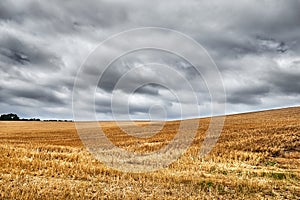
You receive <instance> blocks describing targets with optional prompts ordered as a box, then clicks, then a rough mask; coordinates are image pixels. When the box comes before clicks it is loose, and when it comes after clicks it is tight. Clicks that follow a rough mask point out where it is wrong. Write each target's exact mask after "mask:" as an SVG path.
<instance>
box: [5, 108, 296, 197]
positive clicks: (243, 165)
mask: <svg viewBox="0 0 300 200" xmlns="http://www.w3.org/2000/svg"><path fill="white" fill-rule="evenodd" d="M197 120H198V119H197ZM209 121H210V119H209V118H205V119H200V127H199V129H198V133H197V137H196V138H195V140H194V143H193V144H192V145H191V147H190V148H189V149H188V150H187V152H186V153H185V154H184V155H183V156H182V157H181V158H180V159H179V160H177V161H176V162H174V163H173V164H171V165H170V166H169V167H168V168H165V169H162V170H159V171H156V172H152V173H125V172H120V171H116V170H112V169H110V168H108V167H106V166H105V165H104V164H102V163H100V162H99V161H97V160H95V159H94V158H93V156H92V155H91V154H90V153H89V152H88V151H87V150H86V149H85V147H84V146H83V144H82V142H81V140H80V139H79V137H78V135H77V132H76V129H75V124H74V123H72V122H0V139H1V143H0V152H1V157H0V199H124V198H125V199H300V108H298V107H296V108H287V109H280V110H273V111H265V112H256V113H248V114H240V115H231V116H228V117H226V120H225V125H224V129H223V131H222V134H221V136H220V138H219V140H218V143H217V144H216V146H215V148H214V149H213V150H212V152H211V153H210V154H209V155H207V156H206V157H205V158H202V159H199V158H198V157H197V155H198V151H199V143H200V144H201V142H202V141H203V139H204V134H205V131H206V130H207V128H208V124H209ZM101 124H102V126H103V129H104V131H105V133H106V134H107V137H108V138H109V139H110V140H111V141H112V142H113V143H114V144H116V145H117V146H119V147H122V148H124V149H126V150H128V151H137V152H151V151H155V150H158V149H159V148H161V147H163V146H164V145H167V144H168V142H169V141H170V140H172V138H173V136H174V133H176V131H177V129H178V124H179V122H168V123H166V125H165V126H164V127H163V129H162V130H161V132H159V133H158V134H156V135H155V136H153V137H151V138H149V139H138V138H134V137H131V136H128V135H126V134H124V133H123V132H122V131H121V130H120V129H119V128H118V127H117V126H116V124H114V123H112V122H101ZM139 126H147V123H145V122H143V123H139ZM149 130H150V131H151V125H149Z"/></svg>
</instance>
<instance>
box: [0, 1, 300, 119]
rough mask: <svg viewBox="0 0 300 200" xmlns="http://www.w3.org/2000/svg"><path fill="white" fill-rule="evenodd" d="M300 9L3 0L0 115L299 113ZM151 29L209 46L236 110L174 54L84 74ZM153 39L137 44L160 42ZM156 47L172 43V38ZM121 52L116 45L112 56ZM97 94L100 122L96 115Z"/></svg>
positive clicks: (278, 4)
mask: <svg viewBox="0 0 300 200" xmlns="http://www.w3.org/2000/svg"><path fill="white" fill-rule="evenodd" d="M299 10H300V1H298V0H289V1H285V0H278V1H273V0H260V1H258V0H244V1H237V0H228V1H222V0H213V1H199V0H190V1H180V0H172V1H158V0H153V1H141V0H132V1H125V0H107V1H101V0H100V1H99V0H97V1H96V0H87V1H84V2H83V1H79V0H78V1H76V0H74V1H58V0H53V1H37V0H36V1H33V0H27V1H22V0H2V1H1V2H0V91H1V95H0V113H10V112H13V113H17V114H18V115H19V116H21V117H37V118H41V119H50V118H51V119H73V111H74V109H76V112H79V113H82V119H86V120H88V119H91V118H93V116H96V117H97V119H98V120H110V119H113V118H114V117H115V118H116V119H123V118H126V117H129V118H131V119H149V118H150V119H178V118H191V117H198V116H209V115H210V114H211V113H212V112H211V106H212V104H214V105H215V106H217V107H218V105H223V104H226V111H225V113H226V114H230V113H240V112H248V111H254V110H265V109H272V108H279V107H289V106H298V105H299V97H300V81H299V80H300V39H299V38H300V12H299ZM143 27H161V28H164V29H170V30H174V31H178V32H180V33H182V34H184V35H186V36H187V37H190V38H192V39H193V40H195V41H196V42H197V43H199V44H200V45H201V46H202V47H203V48H204V49H205V50H206V51H207V53H208V54H209V56H210V58H211V59H212V60H213V62H214V63H215V64H216V66H217V69H218V71H219V72H220V75H221V77H222V80H220V79H219V81H220V82H221V83H222V85H223V86H224V90H225V94H226V101H221V100H218V98H217V99H216V101H214V102H213V103H212V100H211V98H210V97H211V92H213V93H214V95H215V96H218V95H222V94H221V93H222V91H223V90H222V88H216V87H217V85H218V84H217V83H216V85H215V88H216V89H214V91H211V90H210V89H209V88H208V86H207V85H206V83H207V82H212V80H210V78H211V77H205V76H202V75H201V73H198V71H197V70H195V66H193V65H192V64H191V63H190V62H189V61H188V60H185V59H184V58H181V57H180V56H178V55H175V54H174V53H172V52H167V51H163V50H158V49H141V50H139V51H135V52H129V53H128V54H126V55H122V56H121V55H120V57H119V58H118V59H116V60H114V61H113V62H112V63H111V64H110V65H109V66H108V67H107V68H105V67H104V66H99V65H97V64H96V63H97V62H98V61H99V60H97V61H96V62H94V63H93V64H91V65H89V66H88V67H86V68H84V66H86V65H87V63H88V64H90V63H89V61H90V59H89V58H90V57H89V56H90V55H91V54H92V52H93V50H95V48H96V47H98V46H99V44H101V42H103V41H105V40H106V39H108V38H110V37H112V36H113V35H115V34H119V33H121V32H123V31H127V30H131V29H136V28H143ZM147 34H149V32H147V33H145V35H141V34H140V35H138V36H137V41H143V40H146V39H147V38H148V41H147V42H151V40H149V37H148V35H147ZM172 39H174V40H173V41H172ZM152 41H153V38H152ZM168 41H171V42H170V45H169V46H170V48H172V49H175V50H176V48H177V49H178V51H182V52H187V54H188V53H190V54H193V53H194V52H189V51H190V48H189V46H187V45H184V44H186V43H184V42H183V43H182V41H178V40H176V39H175V38H172V37H168ZM123 42H124V45H126V44H125V43H126V41H121V42H120V43H122V44H123ZM143 42H144V41H143ZM155 42H159V43H161V44H165V43H167V41H166V40H165V39H164V36H163V35H161V36H159V37H157V38H155ZM127 45H129V44H127ZM119 46H121V44H119ZM114 48H119V47H118V45H115V46H113V47H111V46H106V50H105V54H104V55H102V57H105V56H108V57H109V55H110V54H111V55H112V54H113V52H114V51H115V50H116V49H114ZM99 59H100V57H99ZM104 59H105V58H104ZM100 63H101V61H100ZM82 66H83V67H82ZM83 68H84V69H83ZM104 68H105V69H104ZM80 70H81V71H80ZM101 70H104V71H103V72H104V73H103V74H102V76H101V77H99V74H98V73H99V71H101ZM203 70H204V71H205V67H204V68H203ZM79 71H80V73H81V74H80V77H78V72H79ZM204 74H205V72H204ZM91 77H92V78H91ZM124 77H125V78H124ZM96 78H97V79H96ZM75 80H78V81H79V83H80V84H79V86H78V87H77V88H76V93H75V95H76V98H75V99H76V103H75V105H76V106H75V107H74V106H72V105H74V102H72V101H74V98H73V100H72V96H73V95H74V92H73V90H74V82H75ZM92 80H99V82H98V83H96V84H94V83H92ZM120 80H125V81H124V82H122V81H121V84H119V83H120ZM217 82H218V81H217ZM144 83H147V84H144ZM137 86H138V87H137ZM190 86H191V87H192V89H191V87H190ZM219 93H220V94H219ZM91 95H92V96H93V97H94V98H95V102H94V105H95V106H94V108H95V113H91V112H90V111H89V110H88V109H86V108H87V107H88V106H90V105H91V103H93V102H91V101H90V96H91ZM178 96H181V99H180V101H179V99H178ZM195 97H196V99H197V101H195ZM182 110H184V115H182ZM195 110H197V112H195ZM198 110H199V112H198ZM195 113H196V114H195ZM220 113H221V112H220Z"/></svg>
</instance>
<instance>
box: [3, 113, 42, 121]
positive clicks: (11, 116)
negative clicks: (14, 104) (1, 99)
mask: <svg viewBox="0 0 300 200" xmlns="http://www.w3.org/2000/svg"><path fill="white" fill-rule="evenodd" d="M0 120H1V121H41V120H40V119H37V118H30V119H25V118H22V119H21V118H20V117H19V116H18V115H17V114H13V113H9V114H2V115H1V116H0Z"/></svg>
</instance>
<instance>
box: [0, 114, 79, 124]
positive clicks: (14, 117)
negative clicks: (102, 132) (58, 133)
mask: <svg viewBox="0 0 300 200" xmlns="http://www.w3.org/2000/svg"><path fill="white" fill-rule="evenodd" d="M0 121H45V122H72V121H73V120H56V119H49V120H40V119H38V118H30V119H26V118H22V119H21V118H20V117H19V116H18V115H17V114H14V113H9V114H2V115H1V116H0Z"/></svg>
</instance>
